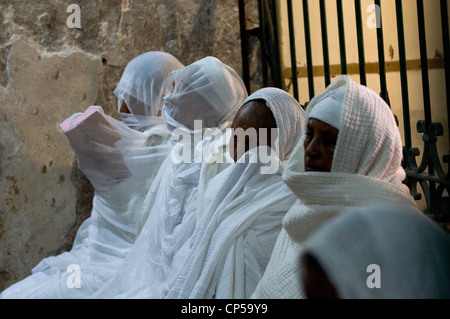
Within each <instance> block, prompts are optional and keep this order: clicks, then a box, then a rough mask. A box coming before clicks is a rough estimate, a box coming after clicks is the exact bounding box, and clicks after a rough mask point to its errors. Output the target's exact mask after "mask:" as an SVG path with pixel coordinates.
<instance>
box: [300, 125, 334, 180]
mask: <svg viewBox="0 0 450 319" xmlns="http://www.w3.org/2000/svg"><path fill="white" fill-rule="evenodd" d="M338 134H339V130H337V129H336V128H334V127H333V126H331V125H328V124H326V123H324V122H322V121H320V120H317V119H314V118H311V119H309V120H308V123H307V125H306V133H305V141H304V143H303V146H304V148H305V171H306V172H330V171H331V164H332V162H333V155H334V149H335V147H336V142H337V137H338Z"/></svg>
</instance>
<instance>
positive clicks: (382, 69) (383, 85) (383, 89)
mask: <svg viewBox="0 0 450 319" xmlns="http://www.w3.org/2000/svg"><path fill="white" fill-rule="evenodd" d="M375 14H376V20H377V46H378V66H379V73H380V96H381V97H382V98H383V100H384V101H385V102H386V103H387V104H388V105H390V102H389V95H388V91H387V82H386V61H385V57H384V39H383V21H382V18H381V3H380V0H375Z"/></svg>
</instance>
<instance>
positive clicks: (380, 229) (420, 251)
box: [301, 207, 450, 299]
mask: <svg viewBox="0 0 450 319" xmlns="http://www.w3.org/2000/svg"><path fill="white" fill-rule="evenodd" d="M301 251H302V253H303V252H307V253H309V254H310V255H312V256H313V257H314V258H315V259H316V260H317V261H318V262H319V264H320V265H321V267H322V268H323V269H324V271H325V273H326V274H327V277H329V279H330V281H331V282H332V283H333V285H334V286H335V288H336V290H337V293H338V295H339V297H340V298H351V299H354V298H364V299H365V298H370V299H374V298H381V299H386V298H387V299H390V298H395V299H397V298H400V299H416V298H420V299H429V298H439V299H448V298H450V285H449V283H450V235H449V233H448V232H446V231H445V230H444V229H441V228H440V227H439V226H438V225H437V224H435V223H434V222H433V221H431V220H430V219H429V218H428V217H426V216H425V215H424V214H422V213H418V212H416V211H409V210H402V209H394V210H392V209H382V208H376V207H367V208H358V209H352V210H351V211H349V212H346V213H344V214H343V215H342V216H341V217H337V218H336V219H334V220H331V221H330V222H329V223H327V224H326V225H324V226H323V227H322V228H320V229H319V230H318V231H317V232H316V233H315V234H313V235H312V236H311V238H310V239H309V240H307V241H306V242H305V244H304V247H303V249H302V250H301ZM369 265H375V267H379V268H376V269H375V268H373V269H372V268H371V269H370V271H369V270H368V269H369V268H368V267H369ZM372 267H373V266H372ZM375 271H378V274H379V277H378V279H379V281H378V283H379V284H380V286H379V288H376V287H372V289H369V287H368V285H367V282H368V281H369V282H370V283H371V284H375V283H377V280H378V279H377V278H376V273H375ZM372 274H373V275H372ZM371 275H372V276H371ZM369 276H371V277H372V279H373V280H370V278H369Z"/></svg>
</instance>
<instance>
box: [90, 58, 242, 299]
mask: <svg viewBox="0 0 450 319" xmlns="http://www.w3.org/2000/svg"><path fill="white" fill-rule="evenodd" d="M246 97H247V92H246V89H245V86H244V83H243V82H242V80H241V79H240V78H239V76H238V75H237V74H236V72H235V71H234V70H232V69H231V68H230V67H228V66H226V65H225V64H223V63H222V62H221V61H220V60H218V59H216V58H213V57H206V58H204V59H201V60H199V61H197V62H194V63H193V64H191V65H188V66H186V67H185V68H183V69H180V70H177V71H174V72H173V73H172V74H171V75H170V76H169V77H168V80H167V93H166V96H165V97H164V106H163V110H162V115H163V117H164V119H165V120H166V121H167V123H168V129H169V132H170V133H171V134H172V138H171V144H172V145H173V148H172V150H174V149H182V150H184V151H187V152H188V153H189V157H188V158H187V159H188V160H187V161H181V162H179V161H175V160H174V152H173V151H172V152H171V154H169V155H168V156H167V157H166V159H165V160H164V163H163V164H162V166H161V169H160V170H159V172H158V174H157V176H156V177H155V179H154V180H153V183H152V185H151V186H150V189H149V191H148V193H147V195H146V198H145V200H144V202H143V204H142V207H141V209H140V216H139V218H140V221H139V225H138V232H139V237H138V238H137V240H136V242H135V244H134V246H133V248H132V250H131V252H130V254H129V255H128V256H127V258H126V259H125V260H124V262H123V263H122V265H121V267H120V268H119V270H118V271H117V272H116V273H115V275H114V277H113V278H112V279H111V280H110V281H108V282H107V283H106V284H105V285H104V287H102V289H100V290H99V291H98V292H97V293H95V294H94V295H92V298H159V297H160V291H161V286H162V284H163V283H164V282H165V280H166V276H167V274H168V273H169V271H170V269H171V268H172V265H173V257H174V255H175V253H176V252H177V251H178V250H179V249H180V248H181V246H182V245H183V244H184V243H185V241H186V240H187V238H189V237H190V235H191V234H192V231H193V229H194V227H195V222H196V208H197V185H198V182H199V174H200V169H201V165H202V163H201V162H195V161H194V157H195V156H196V154H197V152H200V153H202V147H203V146H205V145H204V144H205V140H204V141H202V138H203V137H206V136H207V137H208V138H210V137H211V136H209V133H211V132H213V131H216V133H217V132H220V130H221V129H224V128H225V127H227V126H229V125H230V123H231V117H232V115H233V114H234V112H235V111H236V109H237V107H238V106H239V105H240V104H241V103H242V101H243V100H244V99H245V98H246ZM195 120H201V121H202V122H203V123H202V125H201V128H199V129H196V126H195V125H194V124H195V123H194V121H195ZM180 136H181V137H182V138H181V139H180ZM207 141H210V139H206V142H207Z"/></svg>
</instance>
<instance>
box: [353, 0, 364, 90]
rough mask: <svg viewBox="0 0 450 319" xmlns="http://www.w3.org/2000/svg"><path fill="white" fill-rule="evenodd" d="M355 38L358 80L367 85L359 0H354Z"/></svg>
mask: <svg viewBox="0 0 450 319" xmlns="http://www.w3.org/2000/svg"><path fill="white" fill-rule="evenodd" d="M355 20H356V38H357V40H358V60H359V80H360V83H361V84H362V85H367V78H366V60H365V59H366V58H365V54H364V32H363V24H362V15H361V0H355Z"/></svg>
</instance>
